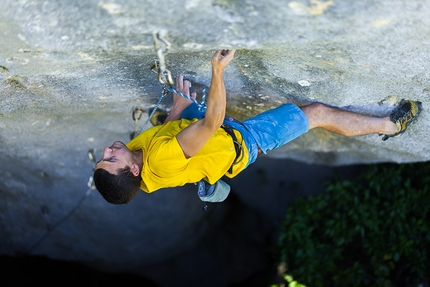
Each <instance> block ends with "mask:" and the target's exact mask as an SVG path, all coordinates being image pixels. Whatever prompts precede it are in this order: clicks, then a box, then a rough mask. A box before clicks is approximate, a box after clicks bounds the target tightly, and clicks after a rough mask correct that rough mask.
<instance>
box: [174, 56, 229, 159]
mask: <svg viewBox="0 0 430 287" xmlns="http://www.w3.org/2000/svg"><path fill="white" fill-rule="evenodd" d="M234 53H235V50H218V51H217V52H216V53H215V55H214V56H213V57H212V60H211V63H212V80H211V85H210V90H209V94H208V98H207V102H206V105H207V106H206V115H205V117H204V118H203V119H201V120H199V121H197V122H195V123H193V124H191V125H189V126H188V127H186V128H185V129H184V130H182V131H181V132H180V133H178V134H177V135H176V138H177V140H178V142H179V145H180V146H181V148H182V151H183V152H184V155H185V156H186V157H187V158H189V157H192V156H194V155H195V154H196V153H197V152H198V151H199V150H200V149H201V148H202V147H203V145H204V144H205V143H206V142H207V141H208V140H209V139H210V138H211V137H212V135H213V134H214V133H215V131H216V130H217V129H218V128H219V127H220V126H221V125H222V123H223V121H224V117H225V110H226V101H227V100H226V98H227V95H226V90H225V85H224V78H223V71H224V68H225V67H226V66H227V65H228V63H230V61H231V60H232V59H233V57H234Z"/></svg>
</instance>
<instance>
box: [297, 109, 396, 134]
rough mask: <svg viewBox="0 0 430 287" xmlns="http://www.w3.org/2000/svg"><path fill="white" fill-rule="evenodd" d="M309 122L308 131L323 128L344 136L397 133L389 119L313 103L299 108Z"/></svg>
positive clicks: (394, 125)
mask: <svg viewBox="0 0 430 287" xmlns="http://www.w3.org/2000/svg"><path fill="white" fill-rule="evenodd" d="M301 109H302V110H303V112H304V113H305V114H306V116H307V117H308V120H309V130H310V129H313V128H318V127H319V128H323V129H326V130H328V131H331V132H334V133H337V134H341V135H344V136H359V135H367V134H374V133H380V134H394V133H396V132H398V128H397V126H396V124H394V123H393V122H391V121H390V118H389V117H384V118H378V117H371V116H365V115H361V114H358V113H355V112H350V111H344V110H340V109H338V108H333V107H329V106H326V105H324V104H321V103H313V104H310V105H308V106H304V107H301Z"/></svg>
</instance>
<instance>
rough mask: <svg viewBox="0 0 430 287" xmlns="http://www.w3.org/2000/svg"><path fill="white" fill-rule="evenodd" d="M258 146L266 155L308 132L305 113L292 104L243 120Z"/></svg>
mask: <svg viewBox="0 0 430 287" xmlns="http://www.w3.org/2000/svg"><path fill="white" fill-rule="evenodd" d="M243 124H244V125H245V126H246V127H247V128H248V129H249V131H250V133H251V134H252V135H253V137H254V138H255V140H256V141H257V144H258V146H259V147H260V149H261V150H262V151H263V153H267V152H268V151H270V150H273V149H276V148H278V147H280V146H282V145H284V144H286V143H288V142H290V141H292V140H293V139H295V138H297V137H299V136H300V135H302V134H304V133H306V132H307V131H308V130H309V122H308V119H307V117H306V115H305V113H304V112H303V111H302V110H301V109H300V108H299V107H298V106H296V105H294V104H284V105H281V106H279V107H277V108H275V109H272V110H268V111H265V112H263V113H261V114H259V115H256V116H255V117H252V118H250V119H248V120H245V121H244V122H243Z"/></svg>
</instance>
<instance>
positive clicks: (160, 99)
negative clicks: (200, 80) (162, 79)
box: [134, 85, 206, 137]
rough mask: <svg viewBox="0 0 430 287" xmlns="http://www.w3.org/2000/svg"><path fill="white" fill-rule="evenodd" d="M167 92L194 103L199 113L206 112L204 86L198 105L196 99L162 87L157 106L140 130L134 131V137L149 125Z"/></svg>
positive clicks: (169, 87) (165, 86)
mask: <svg viewBox="0 0 430 287" xmlns="http://www.w3.org/2000/svg"><path fill="white" fill-rule="evenodd" d="M168 92H171V93H175V94H177V95H180V96H182V97H184V98H186V99H188V100H191V101H192V102H193V103H195V104H196V105H197V106H198V109H199V111H200V112H203V113H204V112H206V103H205V102H206V87H205V86H203V89H202V101H201V102H200V103H199V102H198V101H197V100H196V99H194V98H192V97H190V96H188V95H186V94H184V93H181V92H179V91H176V90H175V89H173V88H172V87H171V86H167V85H164V87H163V91H162V93H161V97H160V98H159V99H158V102H157V104H156V105H155V107H154V108H153V109H152V112H151V114H150V115H149V116H148V118H147V119H146V121H145V123H144V124H143V125H142V127H141V128H139V129H136V130H135V133H134V137H136V136H137V135H139V134H140V133H141V132H142V131H144V128H145V126H146V125H147V124H148V123H149V121H150V120H151V118H152V117H153V115H154V114H155V111H156V110H157V109H158V107H159V106H160V104H161V101H162V100H163V98H164V97H165V96H166V95H167V93H168ZM136 123H137V121H136Z"/></svg>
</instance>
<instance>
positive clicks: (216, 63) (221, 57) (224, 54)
mask: <svg viewBox="0 0 430 287" xmlns="http://www.w3.org/2000/svg"><path fill="white" fill-rule="evenodd" d="M235 52H236V50H218V51H216V52H215V55H213V57H212V61H211V62H212V68H213V69H214V70H218V71H222V70H224V68H225V67H226V66H227V64H228V63H230V61H231V60H233V57H234V53H235Z"/></svg>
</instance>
